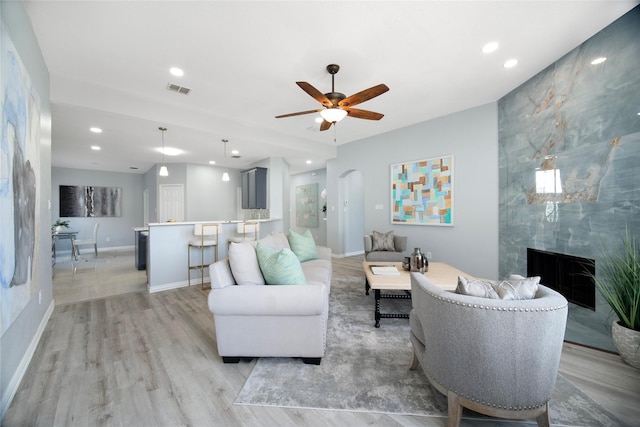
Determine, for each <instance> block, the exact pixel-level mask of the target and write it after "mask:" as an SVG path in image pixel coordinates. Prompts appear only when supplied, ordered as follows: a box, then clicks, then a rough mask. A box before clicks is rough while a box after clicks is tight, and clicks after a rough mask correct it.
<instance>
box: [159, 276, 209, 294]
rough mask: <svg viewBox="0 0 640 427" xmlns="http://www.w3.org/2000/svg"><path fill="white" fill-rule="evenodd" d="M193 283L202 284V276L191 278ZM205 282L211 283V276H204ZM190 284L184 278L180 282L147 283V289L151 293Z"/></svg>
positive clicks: (195, 284)
mask: <svg viewBox="0 0 640 427" xmlns="http://www.w3.org/2000/svg"><path fill="white" fill-rule="evenodd" d="M191 282H192V284H191V286H198V285H200V278H198V279H197V280H196V279H192V280H191ZM204 283H209V278H208V277H205V278H204ZM188 286H189V281H188V280H183V281H180V282H173V283H164V284H162V285H156V286H154V287H150V286H149V285H148V284H147V290H148V291H149V293H150V294H153V293H156V292H162V291H168V290H171V289H178V288H186V287H188Z"/></svg>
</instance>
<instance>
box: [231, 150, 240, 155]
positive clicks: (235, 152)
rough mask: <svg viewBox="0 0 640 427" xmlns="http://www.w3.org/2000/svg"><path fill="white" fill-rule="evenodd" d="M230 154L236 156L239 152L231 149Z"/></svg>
mask: <svg viewBox="0 0 640 427" xmlns="http://www.w3.org/2000/svg"><path fill="white" fill-rule="evenodd" d="M231 154H233V155H234V156H237V155H238V154H240V152H239V151H238V150H231Z"/></svg>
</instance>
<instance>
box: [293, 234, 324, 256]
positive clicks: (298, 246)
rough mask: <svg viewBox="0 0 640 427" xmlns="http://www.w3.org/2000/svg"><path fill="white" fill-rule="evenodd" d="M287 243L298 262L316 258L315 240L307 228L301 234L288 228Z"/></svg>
mask: <svg viewBox="0 0 640 427" xmlns="http://www.w3.org/2000/svg"><path fill="white" fill-rule="evenodd" d="M289 245H290V246H291V250H292V251H293V253H294V254H296V256H297V257H298V259H299V260H300V262H304V261H309V260H312V259H316V258H318V248H317V247H316V241H315V240H314V239H313V235H312V234H311V231H310V230H309V229H307V231H305V232H304V233H302V234H300V233H297V232H295V231H293V230H289Z"/></svg>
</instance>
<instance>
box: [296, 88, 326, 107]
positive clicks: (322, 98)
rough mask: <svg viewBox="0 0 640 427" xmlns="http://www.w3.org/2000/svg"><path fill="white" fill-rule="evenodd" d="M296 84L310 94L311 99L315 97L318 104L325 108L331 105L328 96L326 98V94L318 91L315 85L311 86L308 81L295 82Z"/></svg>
mask: <svg viewBox="0 0 640 427" xmlns="http://www.w3.org/2000/svg"><path fill="white" fill-rule="evenodd" d="M296 84H297V85H298V86H300V88H301V89H302V90H303V91H305V92H307V93H308V94H309V95H311V97H312V98H313V99H315V100H316V101H318V102H319V103H320V104H322V105H324V106H325V107H327V108H331V107H333V104H332V103H331V100H329V98H327V96H326V95H325V94H324V93H322V92H320V91H319V90H318V89H316V88H315V87H313V86H311V85H310V84H309V83H307V82H296Z"/></svg>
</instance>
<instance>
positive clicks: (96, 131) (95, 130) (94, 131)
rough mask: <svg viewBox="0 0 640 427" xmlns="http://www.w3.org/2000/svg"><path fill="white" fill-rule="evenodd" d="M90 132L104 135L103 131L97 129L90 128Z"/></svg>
mask: <svg viewBox="0 0 640 427" xmlns="http://www.w3.org/2000/svg"><path fill="white" fill-rule="evenodd" d="M89 130H90V131H91V132H93V133H102V129H100V128H96V127H93V128H89Z"/></svg>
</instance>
